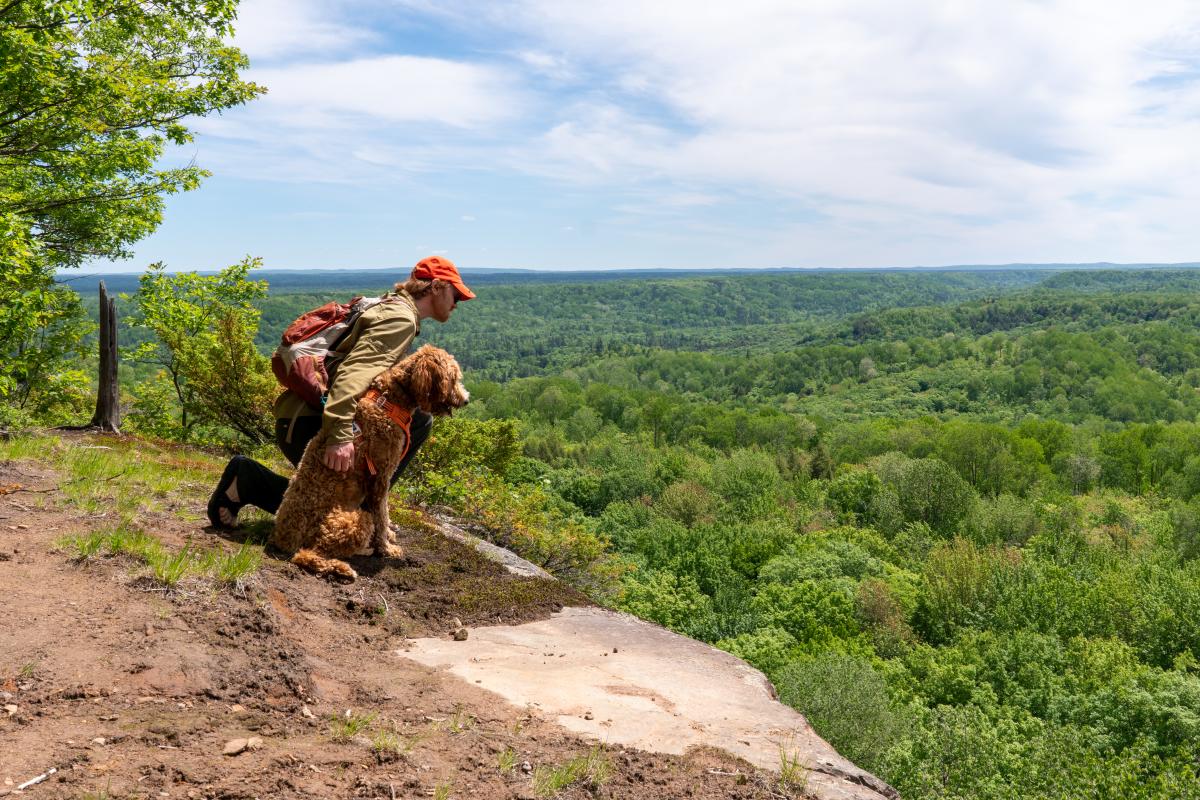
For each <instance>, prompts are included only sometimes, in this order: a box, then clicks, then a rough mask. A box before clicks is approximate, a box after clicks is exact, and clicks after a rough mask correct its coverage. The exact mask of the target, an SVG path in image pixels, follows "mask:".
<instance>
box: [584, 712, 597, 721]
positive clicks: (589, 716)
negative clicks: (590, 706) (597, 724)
mask: <svg viewBox="0 0 1200 800" xmlns="http://www.w3.org/2000/svg"><path fill="white" fill-rule="evenodd" d="M583 718H584V719H595V717H594V716H592V712H590V711H588V712H586V713H585V714H584V715H583Z"/></svg>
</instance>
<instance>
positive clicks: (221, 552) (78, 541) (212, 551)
mask: <svg viewBox="0 0 1200 800" xmlns="http://www.w3.org/2000/svg"><path fill="white" fill-rule="evenodd" d="M56 545H57V546H58V547H59V548H60V549H62V550H64V551H66V552H68V553H70V554H71V555H72V558H73V559H74V560H75V561H76V562H79V563H86V562H88V561H91V560H92V559H94V558H96V557H98V556H101V555H109V556H120V555H124V556H128V557H130V558H133V559H135V560H136V561H139V562H141V563H143V564H145V565H146V566H148V567H149V573H150V575H151V576H153V578H154V579H155V580H156V581H157V582H158V583H160V584H162V585H163V586H165V587H167V588H173V587H175V586H177V585H178V584H179V583H180V581H182V580H183V579H184V578H186V577H189V576H192V577H196V578H200V579H205V580H211V581H215V582H217V583H221V584H226V585H231V586H239V587H240V586H242V585H243V584H244V583H245V581H246V580H247V579H248V578H249V577H250V576H251V575H253V574H254V573H256V572H257V571H258V569H259V566H260V565H261V563H262V548H261V547H259V546H256V545H253V544H250V543H248V542H246V543H243V544H241V545H240V546H239V547H238V549H237V550H234V551H232V552H230V551H227V550H225V549H223V548H221V547H213V548H209V549H199V548H194V547H192V546H191V545H186V546H184V547H183V548H182V549H178V550H175V549H171V548H169V547H167V546H165V545H164V544H163V543H162V542H161V541H160V540H159V539H157V538H155V537H154V536H152V535H150V534H149V533H147V532H145V531H144V530H142V529H140V528H136V527H134V526H133V525H132V522H131V521H130V520H128V519H124V520H122V521H121V522H120V523H118V524H117V525H115V526H112V527H110V528H105V529H102V530H98V531H92V532H91V533H88V534H85V535H81V536H67V537H63V538H61V539H59V540H58V541H57V542H56Z"/></svg>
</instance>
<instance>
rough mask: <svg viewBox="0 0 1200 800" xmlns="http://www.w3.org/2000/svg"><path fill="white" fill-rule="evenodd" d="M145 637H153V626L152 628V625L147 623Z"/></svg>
mask: <svg viewBox="0 0 1200 800" xmlns="http://www.w3.org/2000/svg"><path fill="white" fill-rule="evenodd" d="M146 635H147V636H153V635H154V626H153V625H151V624H150V623H149V622H147V623H146Z"/></svg>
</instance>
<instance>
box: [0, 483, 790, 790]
mask: <svg viewBox="0 0 1200 800" xmlns="http://www.w3.org/2000/svg"><path fill="white" fill-rule="evenodd" d="M212 477H213V479H214V480H215V477H216V476H215V473H214V475H213V476H212ZM62 481H63V477H62V475H61V473H60V471H59V470H57V469H56V468H55V466H54V464H53V463H46V462H33V461H17V462H0V705H2V706H3V707H4V708H3V710H0V795H3V794H6V793H8V794H11V795H13V796H25V797H47V798H49V797H95V798H101V797H104V798H119V797H194V798H253V797H262V798H267V797H270V798H289V797H330V798H341V797H380V798H391V797H438V798H450V797H455V798H510V797H513V798H517V797H537V796H553V785H552V784H553V782H554V781H553V778H554V777H555V776H559V777H560V778H561V777H562V776H563V775H564V770H565V765H568V764H570V763H571V762H572V760H575V759H579V761H576V766H577V767H578V769H576V773H579V774H582V776H581V777H578V779H577V780H575V781H574V782H572V783H569V784H568V785H566V786H565V788H560V789H558V794H557V796H561V797H592V796H595V797H629V798H634V797H636V798H639V799H641V800H644V798H647V797H696V798H714V799H715V798H738V797H744V798H751V797H786V796H800V795H801V794H802V792H800V791H799V790H798V789H796V788H787V787H784V786H781V785H780V783H779V781H778V778H777V776H775V775H772V774H769V773H764V772H760V771H757V770H755V769H754V768H752V767H750V766H749V765H747V764H745V763H744V762H741V761H739V760H737V759H735V758H734V757H732V756H730V755H728V754H726V753H723V752H722V751H718V750H711V749H705V750H697V751H692V752H689V753H688V754H686V755H685V756H682V757H671V756H662V755H655V754H649V753H645V752H641V751H636V750H627V749H623V748H620V747H615V746H614V747H600V748H597V747H596V746H595V745H594V744H593V743H592V742H590V741H588V740H585V739H582V738H580V737H578V736H576V735H574V734H571V733H569V732H568V731H566V730H565V729H563V728H561V727H560V726H558V725H557V724H556V723H554V722H553V721H551V720H548V719H543V718H541V717H539V715H538V714H537V713H536V712H535V711H533V710H531V709H518V708H514V707H512V706H510V705H507V704H505V703H503V702H500V701H499V700H498V698H497V697H496V696H495V695H492V694H490V693H488V692H485V691H483V690H482V689H480V688H478V687H475V686H472V685H470V684H467V683H464V682H462V681H460V680H458V679H456V678H454V677H452V676H450V675H448V674H446V673H440V672H435V671H433V670H430V669H427V668H425V667H422V666H420V665H418V664H416V663H414V662H412V661H410V660H407V659H403V658H400V657H398V656H397V655H396V654H395V652H394V651H396V650H397V649H398V648H401V647H403V645H404V642H405V640H406V639H407V638H409V637H417V636H445V637H447V638H449V637H450V634H451V632H452V630H453V629H454V628H455V627H457V624H458V623H459V622H461V623H462V624H463V625H465V626H466V627H467V628H468V629H469V628H470V627H471V626H473V625H483V624H496V623H498V622H499V623H514V622H521V621H527V620H532V619H539V618H542V617H545V616H547V615H549V614H550V613H553V612H554V611H555V610H557V609H559V608H561V607H562V606H563V605H564V604H570V605H579V604H580V603H582V602H585V601H584V600H583V598H581V597H579V596H578V595H576V594H575V593H574V592H572V591H571V590H570V589H569V588H567V587H565V586H563V585H561V584H554V583H548V582H544V581H539V580H536V579H531V578H518V577H515V576H511V575H509V574H508V573H506V572H504V571H503V570H502V569H501V568H500V567H499V566H497V565H495V564H493V563H491V562H489V561H486V560H484V559H482V558H481V557H479V556H478V555H477V554H475V553H474V552H473V551H471V550H470V549H469V548H467V547H465V546H463V545H461V544H459V543H457V542H453V541H450V540H447V539H444V538H442V537H441V536H438V535H436V534H434V533H431V532H429V531H426V530H415V529H414V530H406V531H403V532H402V535H401V544H402V545H403V546H404V548H405V550H406V552H407V555H406V557H405V558H404V559H403V560H399V561H392V562H387V563H381V562H379V561H377V560H374V559H371V558H361V559H357V560H355V561H354V567H355V569H356V570H358V572H359V573H360V575H361V576H362V577H360V579H359V580H358V581H357V582H356V583H354V584H352V585H348V586H342V585H337V584H332V583H328V582H325V581H322V580H319V579H316V578H313V577H311V576H309V575H307V574H305V573H303V572H301V571H299V570H298V569H296V568H295V567H293V566H292V565H291V564H289V563H287V562H286V561H283V560H280V559H278V558H275V557H272V556H271V554H270V553H268V555H267V557H265V558H264V560H263V563H262V567H261V569H260V570H259V571H258V572H257V574H256V575H255V576H253V577H252V578H251V579H250V580H249V581H247V582H246V585H245V586H243V587H240V588H239V587H229V586H224V587H222V586H216V585H214V584H212V583H211V582H206V581H200V580H189V579H185V580H184V581H182V582H181V583H180V584H179V585H178V586H177V587H176V588H175V589H172V590H169V591H168V590H166V589H164V588H163V587H162V585H161V584H159V583H157V582H156V581H154V580H153V579H152V578H150V577H148V576H147V575H146V574H145V573H146V569H145V567H144V566H142V565H140V564H138V563H137V562H135V561H134V560H132V559H130V558H128V557H124V556H103V555H100V556H94V557H92V558H91V559H89V560H88V561H87V562H85V563H76V562H75V561H73V560H72V558H71V555H70V553H69V552H67V551H65V550H63V549H60V548H58V547H56V542H58V541H60V539H61V537H64V536H68V535H72V534H84V533H87V532H89V531H92V530H97V529H100V528H103V527H104V526H106V525H111V524H113V522H114V519H113V517H112V515H110V514H108V513H106V512H103V511H101V512H98V513H88V514H84V513H82V512H80V511H79V510H78V509H77V508H75V507H72V506H71V505H70V504H69V503H68V502H66V500H65V499H64V497H63V494H62V491H61V485H62ZM200 491H202V487H194V488H193V489H192V490H191V491H190V493H187V494H186V496H181V497H179V498H176V501H175V502H173V503H171V504H168V506H167V507H166V508H164V510H161V511H156V512H145V513H144V514H142V515H140V517H139V518H138V519H137V520H136V523H137V524H138V525H139V526H140V527H141V528H143V529H144V530H145V531H147V532H148V533H150V534H152V535H154V536H155V537H157V538H159V539H160V540H161V541H162V542H163V543H164V544H165V545H167V546H168V547H170V548H183V547H184V546H187V545H191V546H193V547H199V548H210V547H222V548H227V549H230V550H232V549H234V548H236V546H237V545H238V543H239V542H240V538H239V534H237V533H234V534H226V535H218V534H216V533H215V532H213V531H211V530H209V529H207V528H205V527H204V526H203V523H202V513H201V512H202V508H201V507H202V503H203V500H204V497H203V496H202V495H201V494H200ZM171 506H174V508H173V509H172V508H171ZM347 715H349V716H347ZM355 728H358V729H357V730H355ZM227 750H228V751H235V750H236V751H238V752H237V753H235V754H234V753H231V754H226V751H227ZM589 755H590V756H591V761H590V762H588V763H587V766H588V767H590V769H586V768H583V767H581V766H580V764H582V763H583V761H582V760H583V759H584V758H585V757H588V756H589ZM51 769H54V770H56V771H55V772H54V773H53V774H51V775H50V776H49V777H47V778H46V779H45V780H43V781H41V782H40V783H37V784H35V785H33V786H31V787H29V788H27V789H26V790H24V792H19V791H18V787H19V786H20V785H21V784H23V783H25V782H26V781H29V780H30V779H33V778H35V777H37V776H40V775H43V774H45V773H47V772H48V771H49V770H51ZM556 770H557V771H556Z"/></svg>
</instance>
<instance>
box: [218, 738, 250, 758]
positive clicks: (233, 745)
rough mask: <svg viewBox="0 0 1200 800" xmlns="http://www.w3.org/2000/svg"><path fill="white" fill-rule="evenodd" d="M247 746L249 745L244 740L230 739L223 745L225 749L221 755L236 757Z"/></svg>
mask: <svg viewBox="0 0 1200 800" xmlns="http://www.w3.org/2000/svg"><path fill="white" fill-rule="evenodd" d="M248 745H249V743H248V742H247V741H246V740H245V739H230V740H229V741H228V742H226V743H225V749H224V750H222V751H221V755H226V756H236V755H237V754H238V753H240V752H242V751H243V750H245V749H246V747H247V746H248Z"/></svg>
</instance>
